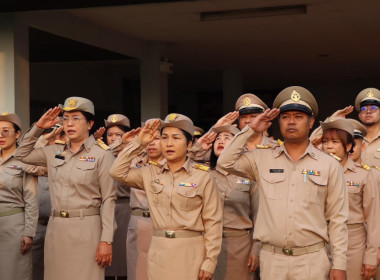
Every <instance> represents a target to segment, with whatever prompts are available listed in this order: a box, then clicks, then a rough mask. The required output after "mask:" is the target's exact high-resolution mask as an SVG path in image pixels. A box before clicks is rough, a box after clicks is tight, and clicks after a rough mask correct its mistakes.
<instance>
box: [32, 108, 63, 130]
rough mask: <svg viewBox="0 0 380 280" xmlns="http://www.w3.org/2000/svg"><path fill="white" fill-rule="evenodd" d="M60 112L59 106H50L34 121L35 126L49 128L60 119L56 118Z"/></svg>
mask: <svg viewBox="0 0 380 280" xmlns="http://www.w3.org/2000/svg"><path fill="white" fill-rule="evenodd" d="M60 113H61V108H60V107H58V106H56V107H54V108H50V109H49V110H48V111H47V112H46V113H45V114H43V115H42V117H41V118H40V119H39V120H38V122H37V123H36V126H37V127H39V128H43V129H49V128H51V127H52V126H53V125H55V124H57V123H59V122H60V119H59V118H58V116H59V114H60Z"/></svg>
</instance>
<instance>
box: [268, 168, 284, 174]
mask: <svg viewBox="0 0 380 280" xmlns="http://www.w3.org/2000/svg"><path fill="white" fill-rule="evenodd" d="M269 172H270V173H284V169H269Z"/></svg>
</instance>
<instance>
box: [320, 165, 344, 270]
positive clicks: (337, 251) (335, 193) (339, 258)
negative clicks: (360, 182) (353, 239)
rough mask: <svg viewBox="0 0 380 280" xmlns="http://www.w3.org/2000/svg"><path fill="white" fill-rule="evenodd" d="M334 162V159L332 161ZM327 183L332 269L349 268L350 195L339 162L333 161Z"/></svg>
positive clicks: (327, 219) (326, 213)
mask: <svg viewBox="0 0 380 280" xmlns="http://www.w3.org/2000/svg"><path fill="white" fill-rule="evenodd" d="M331 162H332V161H331ZM330 170H331V172H330V174H329V175H330V176H329V180H328V183H327V198H326V208H325V219H326V221H327V222H328V231H329V236H330V246H331V255H332V262H333V266H332V269H339V270H346V268H347V257H346V253H347V242H348V233H347V220H348V197H347V190H346V187H345V184H344V182H345V181H344V175H343V170H342V168H341V166H340V165H339V163H338V162H335V161H334V162H332V164H331V166H330Z"/></svg>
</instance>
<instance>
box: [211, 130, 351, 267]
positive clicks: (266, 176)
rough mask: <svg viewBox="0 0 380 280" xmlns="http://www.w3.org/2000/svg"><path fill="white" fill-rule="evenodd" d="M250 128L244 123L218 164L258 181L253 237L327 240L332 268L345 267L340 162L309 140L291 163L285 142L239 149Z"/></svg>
mask: <svg viewBox="0 0 380 280" xmlns="http://www.w3.org/2000/svg"><path fill="white" fill-rule="evenodd" d="M253 133H254V132H253V130H252V129H251V128H249V127H248V126H247V127H245V128H244V129H243V130H242V131H241V132H240V133H238V134H237V135H236V136H235V137H234V139H233V140H232V141H231V142H230V143H229V146H227V147H226V149H225V150H224V151H223V153H222V155H221V156H220V157H219V160H218V166H220V168H222V169H223V170H225V171H227V172H231V173H234V174H236V175H238V176H242V177H245V178H248V179H251V180H256V181H257V183H258V187H259V200H260V202H259V204H260V207H259V211H258V215H257V221H256V227H255V232H254V238H255V239H258V240H260V241H261V242H263V243H268V244H271V245H273V246H278V247H287V248H294V247H304V246H309V245H313V244H316V243H318V242H321V241H325V242H326V243H330V245H331V253H332V259H333V269H341V270H346V265H347V258H346V251H347V238H348V237H347V225H346V223H347V219H348V199H347V191H346V186H345V181H344V176H343V170H342V168H341V166H340V165H339V163H338V162H337V161H336V160H335V159H333V158H332V157H330V156H328V155H326V154H324V153H323V152H321V151H319V150H317V149H316V148H314V147H313V145H311V144H310V143H309V146H308V147H307V149H306V151H305V154H304V155H303V156H302V157H301V158H300V159H299V160H298V161H297V162H295V163H294V162H293V160H292V159H291V157H290V156H289V155H288V153H287V151H286V148H285V145H282V146H276V147H271V148H268V149H255V150H254V151H252V152H246V153H243V154H242V152H243V149H244V148H243V147H244V145H245V143H246V141H247V139H249V137H251V136H252V134H253ZM305 170H306V171H307V172H310V173H311V174H304V171H305ZM313 172H314V175H312V173H313Z"/></svg>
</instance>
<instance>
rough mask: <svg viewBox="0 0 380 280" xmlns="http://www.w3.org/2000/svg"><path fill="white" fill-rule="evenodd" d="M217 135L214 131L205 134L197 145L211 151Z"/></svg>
mask: <svg viewBox="0 0 380 280" xmlns="http://www.w3.org/2000/svg"><path fill="white" fill-rule="evenodd" d="M216 136H217V134H216V133H215V132H213V131H209V132H207V133H205V134H204V135H203V136H202V137H201V138H199V139H198V140H197V143H198V144H200V145H201V146H202V149H203V150H205V151H207V150H209V149H211V147H212V144H213V142H214V140H215V138H216Z"/></svg>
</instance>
